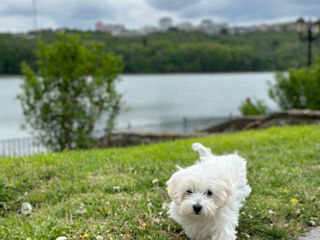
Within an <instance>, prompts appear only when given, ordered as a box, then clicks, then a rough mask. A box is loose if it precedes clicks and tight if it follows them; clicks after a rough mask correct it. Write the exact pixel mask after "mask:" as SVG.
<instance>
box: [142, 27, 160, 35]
mask: <svg viewBox="0 0 320 240" xmlns="http://www.w3.org/2000/svg"><path fill="white" fill-rule="evenodd" d="M157 32H160V29H159V28H157V27H154V26H144V27H143V28H142V33H143V34H152V33H157Z"/></svg>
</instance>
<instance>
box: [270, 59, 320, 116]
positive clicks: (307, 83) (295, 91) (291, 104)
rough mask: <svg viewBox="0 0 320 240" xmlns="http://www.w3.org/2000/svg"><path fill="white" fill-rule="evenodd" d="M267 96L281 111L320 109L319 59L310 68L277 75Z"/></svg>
mask: <svg viewBox="0 0 320 240" xmlns="http://www.w3.org/2000/svg"><path fill="white" fill-rule="evenodd" d="M269 95H270V97H271V98H272V99H273V100H274V101H275V102H277V104H278V105H279V106H280V107H281V108H282V109H290V108H297V109H312V110H316V109H317V110H319V109H320V59H318V60H317V62H316V63H315V64H314V65H313V66H312V67H310V68H301V69H290V70H289V72H288V73H277V74H276V83H275V84H274V85H272V84H270V83H269Z"/></svg>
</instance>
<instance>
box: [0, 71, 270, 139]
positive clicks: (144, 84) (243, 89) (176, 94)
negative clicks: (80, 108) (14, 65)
mask: <svg viewBox="0 0 320 240" xmlns="http://www.w3.org/2000/svg"><path fill="white" fill-rule="evenodd" d="M121 79H122V80H121V82H119V84H118V89H119V91H120V92H121V93H123V94H124V101H125V102H126V105H127V106H128V107H129V111H128V112H124V113H122V114H121V115H120V116H119V118H118V124H119V125H123V124H127V123H129V122H130V123H131V124H140V123H150V122H159V121H164V120H176V119H181V118H183V117H214V116H228V115H230V114H232V115H239V114H240V113H239V111H238V106H239V103H240V102H241V101H242V100H244V99H245V98H247V97H257V98H259V99H263V100H265V102H266V103H267V104H268V106H269V107H270V108H271V109H276V105H275V104H274V102H273V101H272V100H271V99H270V98H269V97H268V93H267V88H268V87H267V81H268V80H269V81H271V82H272V81H274V73H272V72H266V73H229V74H162V75H145V74H141V75H123V76H121ZM21 81H22V78H21V77H20V76H15V77H7V76H0V139H8V138H16V137H24V136H29V133H28V132H27V131H23V130H21V128H20V125H21V124H22V123H23V121H24V119H23V115H22V110H21V107H20V103H19V101H18V100H17V99H16V95H17V94H18V93H19V92H20V88H19V85H20V83H21Z"/></svg>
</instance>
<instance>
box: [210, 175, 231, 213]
mask: <svg viewBox="0 0 320 240" xmlns="http://www.w3.org/2000/svg"><path fill="white" fill-rule="evenodd" d="M219 185H220V186H219V190H218V192H217V194H215V196H214V199H215V202H216V204H217V205H218V206H219V207H224V206H225V205H226V203H227V201H228V199H229V197H230V196H231V194H232V186H231V183H230V180H229V179H227V178H226V179H222V180H221V182H220V183H219Z"/></svg>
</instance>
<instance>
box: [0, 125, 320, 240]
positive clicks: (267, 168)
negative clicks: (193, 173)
mask: <svg viewBox="0 0 320 240" xmlns="http://www.w3.org/2000/svg"><path fill="white" fill-rule="evenodd" d="M319 135H320V125H313V126H300V127H282V128H271V129H268V130H255V131H248V132H240V133H235V134H226V135H219V136H210V137H205V138H199V139H188V140H179V141H175V142H167V143H161V144H154V145H149V146H138V147H130V148H119V149H107V150H90V151H71V152H64V153H55V154H49V155H40V156H33V157H25V158H2V159H0V164H1V168H0V239H10V240H12V239H21V240H26V239H27V238H28V239H44V240H46V239H56V238H57V237H58V236H67V237H68V239H187V238H186V236H185V235H184V234H183V233H182V232H181V227H179V226H178V225H177V224H175V223H174V222H173V221H172V220H170V219H169V218H168V216H167V215H166V209H165V208H164V207H165V206H164V204H163V203H164V202H168V201H169V199H168V196H167V193H166V186H165V182H166V180H167V179H168V178H169V177H170V175H171V174H172V173H173V172H174V171H175V165H176V164H179V165H180V166H182V167H184V166H188V165H190V164H192V163H193V162H194V161H195V160H196V159H197V154H196V153H194V152H193V151H192V150H191V147H190V146H191V143H193V142H195V141H197V142H201V143H203V144H204V145H206V146H208V147H210V148H212V150H213V152H214V153H215V154H223V153H228V152H234V151H238V153H239V154H240V155H242V156H244V157H246V158H247V160H248V179H249V184H250V185H251V187H252V189H253V192H252V194H251V195H250V197H249V199H248V201H247V202H246V204H245V207H244V208H243V209H242V212H241V217H240V226H239V228H238V236H239V237H238V239H248V236H250V239H256V240H258V239H293V236H297V235H301V234H302V232H303V231H305V230H306V229H308V228H310V227H312V226H314V225H319V220H320V211H319V206H320V192H319V186H320V178H319V176H320V160H319V159H320V151H319V147H320V140H319ZM154 179H157V180H158V181H156V180H154ZM293 199H296V200H293ZM23 202H29V203H30V204H31V205H32V206H33V210H32V213H31V215H30V216H23V215H21V214H19V213H18V209H19V207H20V206H21V204H22V203H23ZM98 236H100V237H102V238H99V237H98Z"/></svg>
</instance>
